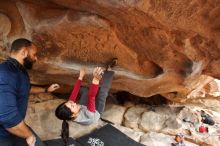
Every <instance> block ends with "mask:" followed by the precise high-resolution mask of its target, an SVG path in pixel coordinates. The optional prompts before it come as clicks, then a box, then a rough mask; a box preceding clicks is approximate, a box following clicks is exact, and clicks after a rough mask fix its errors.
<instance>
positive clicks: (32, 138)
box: [26, 135, 36, 146]
mask: <svg viewBox="0 0 220 146" xmlns="http://www.w3.org/2000/svg"><path fill="white" fill-rule="evenodd" d="M26 142H27V144H28V146H35V142H36V138H35V136H34V135H32V136H29V137H28V138H26Z"/></svg>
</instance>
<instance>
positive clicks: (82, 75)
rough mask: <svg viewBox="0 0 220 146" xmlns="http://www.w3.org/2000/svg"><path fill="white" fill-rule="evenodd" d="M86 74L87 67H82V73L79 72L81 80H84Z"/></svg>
mask: <svg viewBox="0 0 220 146" xmlns="http://www.w3.org/2000/svg"><path fill="white" fill-rule="evenodd" d="M85 74H86V68H85V67H81V68H80V71H79V80H82V79H83V77H84V76H85Z"/></svg>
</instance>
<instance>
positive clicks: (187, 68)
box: [0, 0, 220, 102]
mask: <svg viewBox="0 0 220 146" xmlns="http://www.w3.org/2000/svg"><path fill="white" fill-rule="evenodd" d="M0 22H1V25H0V50H1V52H0V59H4V58H5V57H6V56H7V54H8V51H9V48H10V43H11V42H12V41H13V40H14V39H16V38H19V37H26V38H29V39H31V40H33V42H34V43H36V44H37V45H38V47H39V62H38V64H36V66H35V68H34V70H33V71H31V72H30V74H31V80H32V82H33V83H35V84H47V83H52V82H58V83H60V84H61V85H62V86H63V88H62V89H63V92H64V89H67V90H66V91H65V92H67V91H69V89H70V88H64V87H66V86H68V87H70V85H71V86H72V84H73V82H74V80H75V78H74V77H76V75H77V70H78V69H79V66H81V65H85V66H87V67H88V68H89V70H88V73H89V74H90V73H91V69H92V67H94V66H95V65H103V64H104V63H105V62H106V61H108V60H109V59H111V58H112V57H117V58H118V62H119V64H118V67H117V68H115V71H116V76H115V78H114V81H113V85H112V89H115V90H118V91H121V90H123V91H128V92H130V93H132V94H135V95H138V96H142V97H149V96H152V95H156V94H161V95H163V96H165V97H166V98H167V99H169V100H173V101H177V102H179V101H186V100H189V99H192V98H193V99H194V98H195V97H196V98H200V97H203V96H204V92H202V94H200V93H199V94H197V92H200V90H202V89H201V88H203V87H205V86H206V85H207V84H208V83H210V82H207V80H208V81H211V80H209V79H210V78H213V80H214V79H215V78H218V79H220V70H219V68H220V41H219V40H220V2H219V1H218V0H170V1H167V0H157V1H155V0H129V1H128V0H75V1H71V0H48V1H44V0H38V1H32V0H8V1H0ZM87 80H89V76H88V77H87ZM195 82H203V84H204V86H203V87H198V88H199V89H196V88H195V86H194V85H195V84H194V83H195ZM196 87H197V86H196ZM194 90H196V91H194ZM60 92H61V90H60ZM205 97H206V94H205ZM216 97H219V95H218V96H216Z"/></svg>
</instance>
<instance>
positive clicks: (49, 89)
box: [47, 84, 60, 92]
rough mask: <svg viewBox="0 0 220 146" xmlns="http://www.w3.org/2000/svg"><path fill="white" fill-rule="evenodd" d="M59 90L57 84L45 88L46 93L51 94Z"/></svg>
mask: <svg viewBox="0 0 220 146" xmlns="http://www.w3.org/2000/svg"><path fill="white" fill-rule="evenodd" d="M59 88H60V85H59V84H52V85H50V87H48V88H47V92H53V91H55V90H57V89H59Z"/></svg>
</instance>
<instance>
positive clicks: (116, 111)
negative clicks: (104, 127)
mask: <svg viewBox="0 0 220 146" xmlns="http://www.w3.org/2000/svg"><path fill="white" fill-rule="evenodd" d="M125 110H126V108H125V107H123V106H119V105H113V104H110V105H108V106H106V108H105V111H104V112H103V114H102V118H103V119H106V120H108V121H110V122H112V123H114V124H119V125H120V124H122V122H123V118H124V117H123V116H124V113H125Z"/></svg>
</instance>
